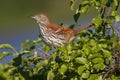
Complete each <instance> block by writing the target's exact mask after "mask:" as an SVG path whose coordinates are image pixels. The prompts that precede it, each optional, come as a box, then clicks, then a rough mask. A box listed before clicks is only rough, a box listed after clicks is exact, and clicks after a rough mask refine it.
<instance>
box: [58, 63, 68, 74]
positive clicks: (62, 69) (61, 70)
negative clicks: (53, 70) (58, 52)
mask: <svg viewBox="0 0 120 80" xmlns="http://www.w3.org/2000/svg"><path fill="white" fill-rule="evenodd" d="M67 68H68V67H67V65H66V64H62V65H61V67H60V69H59V72H60V73H61V74H62V75H63V74H64V73H65V72H66V71H67Z"/></svg>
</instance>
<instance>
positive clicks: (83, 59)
mask: <svg viewBox="0 0 120 80" xmlns="http://www.w3.org/2000/svg"><path fill="white" fill-rule="evenodd" d="M75 61H76V62H77V63H79V64H86V63H87V59H86V58H83V57H77V58H75Z"/></svg>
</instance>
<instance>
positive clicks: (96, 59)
mask: <svg viewBox="0 0 120 80" xmlns="http://www.w3.org/2000/svg"><path fill="white" fill-rule="evenodd" d="M92 62H93V63H95V64H96V63H103V62H104V60H103V59H102V58H94V59H93V60H92Z"/></svg>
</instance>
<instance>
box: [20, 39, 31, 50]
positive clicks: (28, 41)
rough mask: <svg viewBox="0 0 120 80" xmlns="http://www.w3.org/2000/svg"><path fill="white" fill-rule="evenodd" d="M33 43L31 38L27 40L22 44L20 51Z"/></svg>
mask: <svg viewBox="0 0 120 80" xmlns="http://www.w3.org/2000/svg"><path fill="white" fill-rule="evenodd" d="M30 43H32V41H31V40H26V41H24V42H23V43H21V45H20V51H22V50H23V49H24V48H25V47H26V46H27V45H28V44H30Z"/></svg>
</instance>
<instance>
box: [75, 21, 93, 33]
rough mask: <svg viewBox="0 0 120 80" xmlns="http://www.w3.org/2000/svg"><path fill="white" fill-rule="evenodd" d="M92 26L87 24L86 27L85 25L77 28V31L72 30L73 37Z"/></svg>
mask: <svg viewBox="0 0 120 80" xmlns="http://www.w3.org/2000/svg"><path fill="white" fill-rule="evenodd" d="M92 25H93V23H89V24H87V25H85V26H83V27H81V28H79V29H77V30H74V33H75V35H76V34H78V33H79V32H80V31H82V30H84V29H86V28H89V27H91V26H92Z"/></svg>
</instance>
